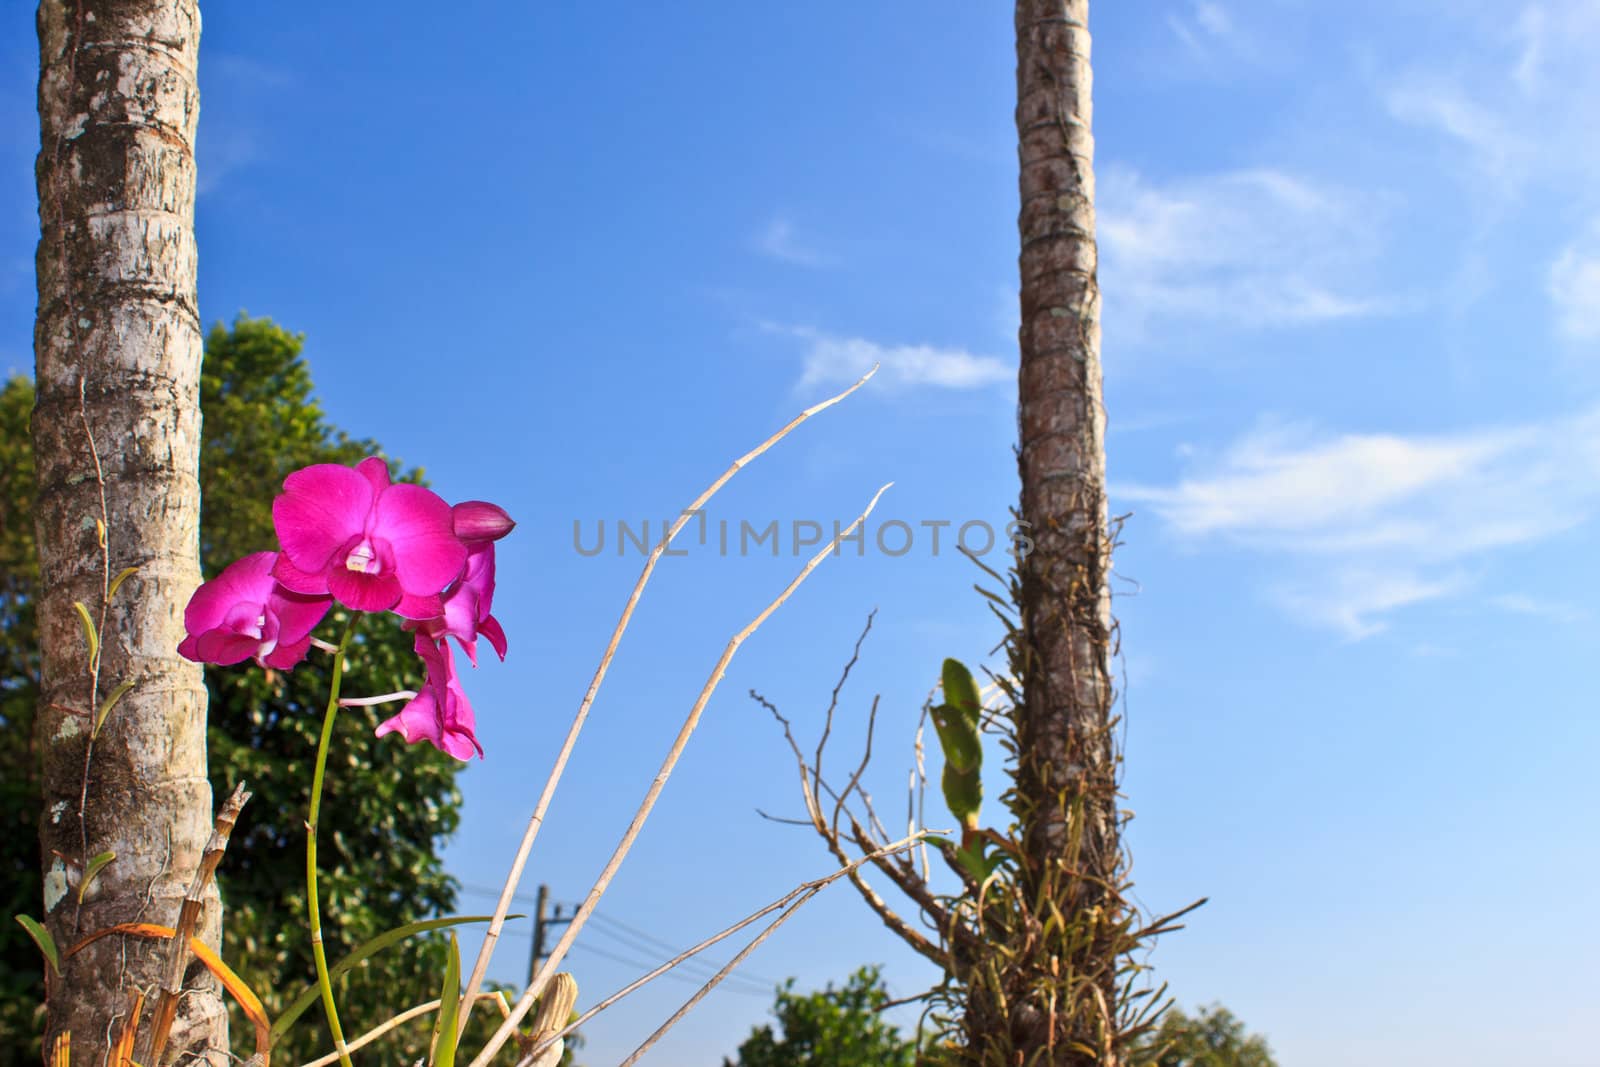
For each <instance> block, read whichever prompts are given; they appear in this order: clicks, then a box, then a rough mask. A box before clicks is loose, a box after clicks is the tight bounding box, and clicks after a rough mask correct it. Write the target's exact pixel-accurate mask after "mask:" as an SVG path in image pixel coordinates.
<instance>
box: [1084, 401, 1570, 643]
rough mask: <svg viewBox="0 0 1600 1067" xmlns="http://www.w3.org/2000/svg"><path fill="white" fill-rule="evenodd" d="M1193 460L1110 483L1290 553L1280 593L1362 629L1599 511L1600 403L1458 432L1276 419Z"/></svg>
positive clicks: (1187, 518)
mask: <svg viewBox="0 0 1600 1067" xmlns="http://www.w3.org/2000/svg"><path fill="white" fill-rule="evenodd" d="M1196 466H1197V468H1198V469H1196V470H1195V471H1194V472H1192V473H1191V474H1189V475H1187V476H1185V477H1183V478H1181V479H1180V480H1179V481H1178V482H1177V483H1176V484H1173V485H1165V486H1156V485H1121V486H1116V487H1114V490H1113V492H1114V495H1115V496H1117V497H1118V498H1119V499H1120V500H1123V501H1129V502H1133V503H1142V504H1146V505H1148V506H1149V507H1150V508H1151V509H1152V510H1153V511H1154V512H1155V514H1156V516H1157V517H1158V518H1159V519H1161V520H1162V521H1163V522H1164V523H1166V524H1167V526H1168V527H1169V528H1170V529H1171V530H1172V531H1173V532H1174V533H1175V534H1176V535H1177V536H1179V537H1180V538H1182V539H1184V540H1188V541H1191V542H1194V543H1196V544H1203V543H1206V542H1209V541H1217V540H1220V541H1224V542H1228V543H1232V544H1236V545H1242V546H1245V547H1247V548H1251V549H1255V550H1258V551H1261V552H1263V553H1267V554H1269V555H1276V556H1280V557H1286V558H1287V559H1288V560H1289V561H1290V566H1289V571H1290V572H1291V575H1292V576H1291V577H1290V578H1288V579H1286V580H1283V581H1281V582H1279V583H1278V584H1277V585H1275V586H1274V587H1273V588H1272V589H1271V590H1270V592H1271V594H1272V595H1273V597H1274V599H1276V600H1277V601H1278V602H1279V603H1281V604H1283V605H1284V606H1286V607H1288V608H1289V609H1291V611H1292V612H1293V613H1294V614H1296V615H1297V616H1299V617H1301V618H1303V619H1305V620H1307V621H1310V622H1314V623H1320V624H1325V625H1331V626H1334V627H1336V628H1338V629H1339V630H1341V631H1343V632H1344V633H1345V634H1347V635H1348V636H1350V637H1364V636H1366V635H1368V634H1370V633H1374V632H1376V631H1377V630H1379V629H1381V628H1382V627H1383V625H1384V624H1385V617H1386V616H1387V615H1389V614H1390V613H1392V612H1394V611H1395V610H1397V609H1399V608H1403V607H1406V606H1408V605H1412V604H1417V603H1421V602H1423V601H1427V600H1433V599H1437V598H1439V597H1444V596H1449V595H1453V594H1456V593H1459V592H1462V591H1463V590H1465V589H1466V588H1467V587H1468V586H1469V585H1470V584H1471V580H1470V577H1469V574H1468V568H1469V567H1470V565H1472V564H1474V563H1477V562H1479V561H1481V560H1482V559H1484V558H1485V557H1486V556H1487V554H1488V553H1490V552H1492V551H1493V550H1495V549H1501V548H1507V547H1510V546H1516V545H1523V544H1530V543H1533V542H1536V541H1540V540H1542V539H1544V538H1547V537H1550V536H1552V535H1554V534H1556V533H1559V532H1561V531H1563V530H1568V529H1571V528H1572V527H1574V526H1577V525H1578V524H1580V523H1582V522H1584V521H1586V520H1587V519H1589V518H1590V517H1591V516H1593V515H1594V514H1595V513H1596V512H1597V511H1600V409H1595V410H1592V411H1588V412H1584V413H1581V414H1578V415H1573V416H1570V417H1567V418H1564V419H1557V420H1551V421H1548V422H1542V423H1537V424H1532V425H1525V426H1514V427H1509V428H1486V429H1480V430H1476V431H1472V432H1468V433H1461V434H1453V435H1432V436H1428V435H1412V436H1402V435H1394V434H1345V435H1342V436H1337V437H1327V436H1317V435H1315V434H1313V433H1312V432H1310V431H1309V430H1306V429H1305V428H1296V427H1284V426H1267V427H1265V428H1263V429H1260V430H1258V431H1256V432H1254V433H1251V434H1249V435H1247V436H1245V437H1244V438H1242V439H1241V440H1239V441H1237V442H1235V443H1234V444H1233V445H1231V446H1230V447H1229V448H1227V449H1226V450H1224V451H1223V452H1222V453H1221V454H1220V455H1219V456H1216V457H1215V458H1213V459H1211V460H1209V461H1201V462H1199V463H1197V465H1196ZM1297 561H1298V562H1297Z"/></svg>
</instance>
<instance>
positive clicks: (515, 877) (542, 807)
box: [459, 363, 878, 1064]
mask: <svg viewBox="0 0 1600 1067" xmlns="http://www.w3.org/2000/svg"><path fill="white" fill-rule="evenodd" d="M877 372H878V365H877V364H876V363H875V364H873V365H872V369H871V370H869V371H867V373H866V374H864V375H862V376H861V378H860V379H859V380H858V381H857V382H856V383H855V384H854V385H852V386H851V387H850V388H848V389H846V390H844V391H843V392H842V393H838V394H836V395H834V396H831V397H829V398H828V399H826V400H824V401H822V402H821V403H818V404H813V405H812V406H811V407H808V408H806V409H805V410H804V411H802V412H801V413H800V414H798V415H796V416H795V417H794V418H793V419H790V420H789V422H788V423H787V424H785V425H784V426H783V427H782V428H781V429H780V430H778V432H777V433H775V434H773V435H772V436H771V437H768V438H767V439H766V440H765V441H763V442H761V444H759V445H757V446H756V447H755V448H753V449H751V450H750V451H749V452H746V453H745V454H744V455H742V456H740V457H739V458H738V459H736V460H734V461H733V464H732V465H731V466H729V467H728V469H727V470H726V471H724V472H723V473H722V475H721V477H719V478H717V480H716V481H714V482H712V483H711V484H710V485H709V486H707V487H706V489H705V491H704V492H702V493H701V494H700V495H699V496H697V497H695V499H694V502H693V503H691V504H690V505H689V506H688V507H687V508H685V509H684V510H683V512H682V514H680V515H679V516H678V518H677V521H675V522H674V523H673V524H672V527H671V528H670V529H669V530H668V531H667V533H666V534H664V535H663V536H662V538H661V541H660V543H659V544H657V545H656V546H655V548H653V549H651V551H650V555H649V557H648V558H646V559H645V562H644V569H643V570H641V571H640V572H639V578H638V580H637V581H635V582H634V584H633V590H632V592H630V593H629V594H628V602H627V604H625V605H624V606H623V609H622V614H621V616H620V617H619V618H618V619H617V625H616V627H615V628H614V629H613V630H612V632H611V639H610V640H609V641H608V642H607V643H606V649H605V652H604V653H602V654H601V656H600V663H599V665H598V666H597V667H596V668H595V672H594V677H593V678H592V679H591V680H590V682H589V688H588V690H587V691H586V692H585V693H584V694H583V700H582V701H580V702H579V704H578V711H577V713H576V714H575V715H574V716H573V718H572V725H571V726H569V727H568V728H567V736H566V739H565V740H563V741H562V743H561V750H560V751H559V752H558V753H557V754H556V761H555V764H554V766H552V767H551V768H550V774H549V777H548V778H547V779H546V780H545V785H544V791H543V792H542V793H540V794H539V800H538V803H537V804H536V805H535V806H534V809H533V816H532V818H530V819H529V820H528V827H527V829H526V830H524V831H523V834H522V841H521V843H520V844H519V845H518V846H517V854H516V856H515V858H514V859H513V860H512V861H511V870H510V871H509V872H508V873H507V874H506V880H505V886H504V887H503V888H502V889H501V890H500V900H499V901H498V902H497V903H496V904H495V909H494V918H493V919H492V920H490V922H489V930H488V932H487V933H486V934H485V935H484V939H483V946H482V947H481V948H480V949H479V950H478V958H477V960H476V961H475V962H474V963H473V965H472V975H471V977H469V978H468V979H467V986H466V998H465V1001H464V1002H463V1004H462V1006H461V1022H460V1030H459V1033H463V1034H464V1033H466V1030H467V1021H468V1018H469V1016H470V1015H471V1012H472V1006H473V1003H474V1002H475V1000H476V998H475V997H474V995H473V994H475V993H476V992H477V991H478V987H479V986H480V985H482V984H483V976H484V974H485V972H487V971H488V969H489V960H490V958H491V957H492V956H493V955H494V949H495V945H496V943H497V942H498V941H499V939H500V930H501V928H502V927H504V925H505V918H506V915H507V914H508V913H509V912H510V911H511V898H512V896H514V895H515V894H516V891H517V887H518V885H519V884H520V883H521V881H522V870H523V868H524V867H525V866H526V865H527V862H528V855H529V853H531V852H532V851H533V842H534V839H535V838H537V837H538V836H539V828H540V827H541V826H543V825H544V817H545V813H546V812H547V811H548V810H549V808H550V802H551V801H552V800H553V799H554V797H555V792H556V786H557V785H559V784H560V782H561V775H562V772H563V771H565V770H566V766H567V761H568V759H570V758H571V756H572V750H573V748H574V747H576V745H577V743H578V734H579V733H580V732H582V730H583V724H584V722H585V720H587V719H588V717H589V708H590V707H591V706H592V705H593V704H594V699H595V696H596V695H597V694H598V693H599V692H600V685H601V683H602V682H604V681H605V677H606V672H607V671H608V670H610V668H611V660H612V657H614V656H615V655H616V654H617V646H618V645H620V644H621V643H622V635H623V634H624V633H625V632H626V631H627V629H628V623H629V622H630V621H631V620H632V618H633V612H634V608H635V607H637V606H638V603H639V598H640V597H641V596H642V595H644V587H645V586H646V585H647V584H648V583H649V581H650V575H651V574H652V573H654V571H655V568H656V563H657V562H658V561H659V560H660V559H661V556H662V555H663V554H664V553H665V552H666V550H667V547H668V546H669V545H671V544H672V542H673V540H674V539H675V538H676V537H677V536H678V534H679V533H680V532H681V531H682V530H683V528H684V526H685V525H687V524H688V522H689V518H690V516H692V515H695V514H697V513H699V512H700V510H701V509H702V508H704V507H705V505H706V503H707V502H708V501H710V499H711V498H712V497H713V496H715V495H716V494H717V492H718V491H719V490H720V489H721V488H722V487H723V486H724V485H726V484H728V482H729V481H730V480H731V479H732V478H733V476H734V475H735V474H738V473H739V471H741V470H743V469H744V467H745V466H746V465H748V464H749V463H750V462H751V461H753V460H755V459H756V458H757V457H758V456H760V455H761V454H762V453H763V452H765V451H767V449H769V448H771V447H772V446H773V445H775V444H777V443H778V442H779V441H781V440H783V439H784V438H785V437H787V436H788V435H789V434H790V433H791V432H792V431H793V430H794V429H795V428H796V427H798V426H799V425H800V424H801V423H803V422H805V421H806V420H807V419H809V418H811V416H813V415H815V414H817V413H818V412H820V411H824V410H826V409H827V408H830V407H832V406H833V405H835V404H837V403H838V402H839V401H841V400H843V399H844V398H845V397H847V396H849V395H850V394H851V393H853V392H855V391H856V390H857V389H860V388H861V387H862V386H863V385H865V384H866V383H867V380H868V379H869V378H871V377H872V376H873V375H874V374H876V373H877ZM501 1042H502V1043H503V1042H504V1039H501ZM497 1047H498V1046H497ZM479 1059H482V1057H480V1058H479ZM473 1062H474V1064H476V1063H478V1061H477V1060H474V1061H473Z"/></svg>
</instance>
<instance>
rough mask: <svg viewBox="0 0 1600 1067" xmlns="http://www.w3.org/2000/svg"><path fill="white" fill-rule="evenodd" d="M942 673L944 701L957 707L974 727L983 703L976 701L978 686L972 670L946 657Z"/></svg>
mask: <svg viewBox="0 0 1600 1067" xmlns="http://www.w3.org/2000/svg"><path fill="white" fill-rule="evenodd" d="M942 674H943V678H944V702H945V703H946V704H949V705H950V706H952V707H954V708H957V709H959V710H960V711H961V712H962V714H964V715H966V717H967V720H968V721H969V722H971V723H972V726H973V728H974V729H976V728H977V725H978V717H979V715H980V713H981V712H982V711H983V705H982V704H981V703H979V701H978V686H977V683H976V682H974V681H973V680H972V672H971V671H969V670H967V668H966V667H965V666H964V665H963V664H962V663H961V661H960V660H954V659H947V660H945V661H944V671H943V672H942Z"/></svg>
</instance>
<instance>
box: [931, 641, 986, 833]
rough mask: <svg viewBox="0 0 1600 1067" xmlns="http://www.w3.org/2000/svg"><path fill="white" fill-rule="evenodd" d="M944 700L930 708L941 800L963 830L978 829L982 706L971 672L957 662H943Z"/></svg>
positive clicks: (980, 790)
mask: <svg viewBox="0 0 1600 1067" xmlns="http://www.w3.org/2000/svg"><path fill="white" fill-rule="evenodd" d="M943 674H944V698H945V702H944V703H943V704H940V705H939V706H938V707H936V708H933V709H931V710H930V712H929V715H930V716H931V717H932V718H933V727H934V730H935V731H937V732H938V734H939V747H940V748H941V749H942V750H943V751H944V775H943V777H942V778H941V780H940V782H941V785H942V786H943V789H944V801H945V804H946V805H948V806H949V808H950V814H952V815H954V816H955V817H956V819H957V820H958V821H959V822H960V823H961V825H962V827H963V828H964V829H965V830H968V831H971V830H976V829H977V828H978V813H979V811H980V810H981V809H982V807H983V780H982V777H981V775H982V772H983V739H982V737H981V736H980V735H979V732H978V722H979V719H980V717H981V712H982V708H981V707H980V705H979V703H978V687H977V685H976V684H974V682H973V680H972V672H971V671H969V670H967V668H966V667H965V666H964V665H962V664H961V663H960V662H959V661H957V660H953V659H947V660H945V661H944V672H943Z"/></svg>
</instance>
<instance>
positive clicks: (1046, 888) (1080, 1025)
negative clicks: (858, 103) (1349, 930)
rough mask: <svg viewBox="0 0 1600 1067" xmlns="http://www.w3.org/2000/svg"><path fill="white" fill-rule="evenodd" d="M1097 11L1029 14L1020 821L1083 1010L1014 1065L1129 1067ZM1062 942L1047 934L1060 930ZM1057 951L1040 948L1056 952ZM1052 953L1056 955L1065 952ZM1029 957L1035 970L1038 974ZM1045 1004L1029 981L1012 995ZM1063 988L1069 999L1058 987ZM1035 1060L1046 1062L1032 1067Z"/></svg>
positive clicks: (1055, 1025) (1031, 1043)
mask: <svg viewBox="0 0 1600 1067" xmlns="http://www.w3.org/2000/svg"><path fill="white" fill-rule="evenodd" d="M1088 9H1089V4H1088V0H1018V3H1017V4H1016V34H1017V113H1016V120H1017V137H1018V154H1019V163H1020V177H1019V190H1020V193H1021V209H1020V213H1019V216H1018V229H1019V232H1020V236H1021V255H1020V259H1019V264H1020V268H1021V305H1022V320H1021V330H1020V335H1019V342H1020V348H1021V369H1020V373H1019V382H1018V385H1019V390H1018V391H1019V400H1020V427H1019V430H1020V441H1019V451H1018V464H1019V468H1020V474H1021V481H1022V501H1021V517H1022V519H1023V520H1024V521H1025V522H1026V523H1027V524H1028V530H1027V533H1028V536H1029V537H1030V538H1031V540H1032V542H1033V546H1032V551H1031V552H1030V553H1029V554H1028V555H1027V556H1026V557H1025V558H1024V559H1023V560H1022V561H1021V565H1020V568H1019V570H1020V575H1019V577H1020V589H1021V596H1020V601H1021V608H1022V613H1021V614H1022V619H1021V639H1022V640H1021V645H1020V647H1021V649H1022V651H1023V657H1022V658H1023V663H1022V665H1021V666H1022V676H1021V682H1022V697H1023V699H1022V706H1021V708H1019V709H1018V714H1017V739H1018V748H1019V757H1018V767H1017V771H1018V774H1017V794H1018V798H1019V804H1018V805H1017V810H1018V812H1019V815H1020V820H1021V824H1022V825H1021V830H1022V842H1023V848H1024V851H1025V853H1026V862H1025V864H1024V870H1025V882H1026V883H1027V884H1026V885H1025V886H1024V888H1025V890H1028V891H1029V892H1028V897H1029V899H1031V900H1033V901H1035V904H1034V908H1035V909H1036V912H1037V913H1038V916H1039V918H1041V919H1042V918H1043V917H1044V916H1046V915H1048V914H1049V913H1051V912H1058V913H1059V914H1060V915H1062V916H1065V917H1066V919H1067V921H1069V922H1074V921H1076V922H1078V923H1079V932H1080V934H1081V935H1082V942H1081V945H1080V946H1079V948H1078V949H1077V950H1074V951H1072V953H1071V955H1072V957H1073V958H1072V959H1070V960H1067V959H1057V960H1055V961H1052V962H1049V966H1050V967H1055V968H1057V969H1058V970H1063V971H1064V970H1065V969H1066V968H1067V967H1068V966H1070V967H1071V969H1072V970H1073V971H1074V972H1075V974H1076V975H1077V976H1079V978H1080V979H1081V980H1082V982H1083V983H1084V985H1083V987H1080V988H1078V989H1076V990H1072V989H1067V990H1064V992H1065V994H1066V998H1067V1000H1070V1001H1071V1004H1070V1006H1069V1004H1068V1003H1066V1002H1064V1001H1061V1000H1052V1002H1051V1003H1049V1004H1035V1005H1034V1009H1035V1010H1034V1011H1033V1012H1028V1011H1020V1010H1019V1011H1013V1012H1012V1013H1011V1023H1012V1026H1013V1035H1014V1039H1015V1047H1016V1048H1017V1049H1018V1051H1019V1052H1020V1053H1021V1055H1022V1058H1021V1059H1018V1060H1017V1062H1019V1063H1020V1062H1028V1063H1049V1064H1091V1063H1092V1064H1098V1065H1100V1067H1113V1065H1114V1064H1115V1063H1116V1062H1117V1045H1118V1041H1117V1039H1116V1036H1115V1035H1116V1031H1117V1020H1116V1006H1117V984H1118V983H1117V977H1118V966H1119V961H1118V960H1117V959H1116V958H1115V957H1116V956H1117V955H1118V954H1119V952H1120V951H1121V948H1120V946H1121V943H1122V942H1121V938H1120V935H1119V929H1125V928H1124V927H1121V926H1120V920H1121V915H1122V911H1123V908H1122V904H1121V899H1120V894H1119V887H1120V870H1121V850H1120V845H1119V841H1118V832H1119V824H1118V816H1117V798H1116V781H1117V754H1116V749H1115V745H1114V741H1113V738H1112V733H1111V726H1112V715H1111V712H1112V694H1113V691H1112V683H1111V676H1110V656H1111V641H1112V622H1111V610H1110V595H1109V587H1108V584H1107V578H1108V575H1109V571H1110V566H1111V538H1110V534H1109V531H1108V528H1107V521H1108V516H1107V509H1106V493H1105V412H1104V408H1103V406H1102V401H1101V369H1100V291H1099V286H1098V282H1097V279H1096V263H1097V254H1096V249H1095V213H1094V138H1093V134H1092V132H1091V114H1092V108H1091V104H1090V91H1091V68H1090V61H1089V31H1088V16H1089V10H1088ZM1046 929H1048V927H1046ZM1048 941H1049V936H1048V934H1043V935H1041V941H1040V944H1047V943H1048ZM1054 951H1055V950H1052V952H1054ZM1029 956H1030V953H1027V952H1024V953H1022V954H1021V958H1020V959H1019V961H1018V966H1019V967H1021V968H1038V967H1039V965H1040V964H1041V961H1040V960H1038V959H1029V958H1028V957H1029ZM1038 988H1040V987H1039V986H1038V984H1037V983H1030V982H1029V981H1028V980H1027V979H1026V977H1025V976H1019V978H1018V981H1017V982H1016V983H1015V985H1014V987H1013V989H1012V992H1013V995H1021V996H1023V997H1024V998H1025V999H1026V997H1027V996H1028V991H1029V990H1030V989H1033V990H1037V989H1038ZM1058 988H1059V986H1058ZM1035 1057H1038V1058H1035Z"/></svg>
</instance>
